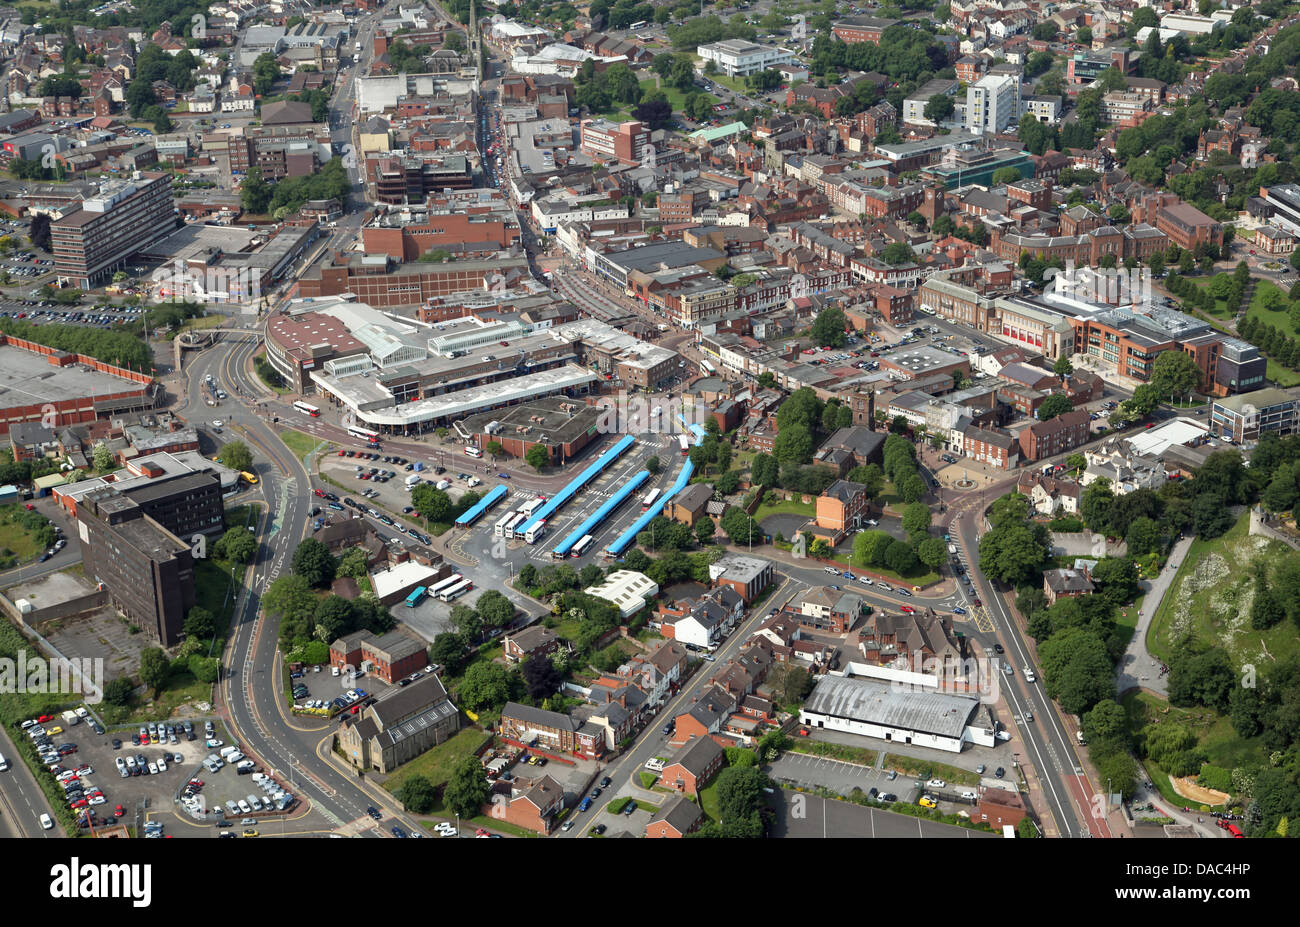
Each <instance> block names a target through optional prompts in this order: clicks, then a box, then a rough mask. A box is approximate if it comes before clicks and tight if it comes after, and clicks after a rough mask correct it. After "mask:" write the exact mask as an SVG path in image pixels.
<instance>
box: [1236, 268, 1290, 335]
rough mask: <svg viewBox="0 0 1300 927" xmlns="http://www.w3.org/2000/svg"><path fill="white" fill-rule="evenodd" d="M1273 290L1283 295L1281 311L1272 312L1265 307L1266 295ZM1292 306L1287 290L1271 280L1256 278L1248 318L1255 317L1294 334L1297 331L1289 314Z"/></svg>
mask: <svg viewBox="0 0 1300 927" xmlns="http://www.w3.org/2000/svg"><path fill="white" fill-rule="evenodd" d="M1273 292H1277V293H1279V294H1281V296H1282V302H1281V306H1282V311H1281V312H1270V311H1269V310H1267V309H1265V308H1264V299H1265V297H1267V296H1268V295H1269V294H1270V293H1273ZM1290 308H1291V303H1290V301H1289V300H1288V298H1287V293H1286V291H1285V290H1283V289H1282V288H1281V287H1280V286H1278V285H1277V284H1276V283H1273V281H1271V280H1256V281H1255V290H1254V292H1253V293H1251V295H1250V306H1249V307H1248V308H1247V309H1246V318H1255V319H1259V320H1260V321H1262V322H1266V323H1268V324H1269V325H1276V326H1277V327H1278V328H1279V329H1281V330H1282V331H1284V332H1286V333H1288V334H1292V335H1293V334H1296V331H1295V328H1294V327H1293V326H1292V325H1291V319H1290V316H1288V315H1287V310H1288V309H1290Z"/></svg>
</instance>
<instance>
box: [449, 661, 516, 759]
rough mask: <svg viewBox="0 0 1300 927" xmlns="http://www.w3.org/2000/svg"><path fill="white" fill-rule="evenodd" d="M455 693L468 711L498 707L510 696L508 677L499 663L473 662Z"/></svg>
mask: <svg viewBox="0 0 1300 927" xmlns="http://www.w3.org/2000/svg"><path fill="white" fill-rule="evenodd" d="M457 695H458V696H459V698H460V705H461V707H462V708H468V709H469V710H470V711H479V710H481V709H499V708H500V707H501V706H502V705H504V704H505V703H506V701H507V700H508V699H509V698H510V678H509V676H508V674H507V672H506V669H505V667H503V666H501V665H500V664H497V663H475V664H474V665H473V666H471V667H470V668H469V669H467V670H466V671H465V678H464V679H462V680H461V683H460V687H459V689H457ZM480 775H482V772H481V770H480Z"/></svg>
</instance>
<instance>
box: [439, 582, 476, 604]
mask: <svg viewBox="0 0 1300 927" xmlns="http://www.w3.org/2000/svg"><path fill="white" fill-rule="evenodd" d="M473 588H474V584H473V583H471V582H470V581H469V580H468V579H462V580H461V581H460V582H458V583H457V584H456V585H454V586H448V587H447V588H446V589H444V590H442V592H440V593H438V598H439V599H440V600H442V601H443V602H450V601H452V600H454V599H459V598H460V597H461V596H463V595H464V594H465V593H467V592H469V591H470V590H471V589H473Z"/></svg>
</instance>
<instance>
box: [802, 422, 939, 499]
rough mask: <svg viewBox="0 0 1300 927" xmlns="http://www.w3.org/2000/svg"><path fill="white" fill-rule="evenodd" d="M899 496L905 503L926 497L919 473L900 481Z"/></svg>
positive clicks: (923, 482)
mask: <svg viewBox="0 0 1300 927" xmlns="http://www.w3.org/2000/svg"><path fill="white" fill-rule="evenodd" d="M778 437H780V436H779V435H778ZM898 494H899V495H900V496H902V497H903V501H904V502H916V501H917V500H919V499H920V498H921V497H922V496H924V495H925V480H923V479H921V475H920V474H919V473H909V474H907V475H906V476H904V477H903V478H902V479H901V480H899V481H898Z"/></svg>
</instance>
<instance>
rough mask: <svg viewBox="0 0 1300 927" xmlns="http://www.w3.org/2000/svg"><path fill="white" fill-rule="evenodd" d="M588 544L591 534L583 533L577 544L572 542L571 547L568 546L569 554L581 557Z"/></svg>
mask: <svg viewBox="0 0 1300 927" xmlns="http://www.w3.org/2000/svg"><path fill="white" fill-rule="evenodd" d="M590 546H591V535H590V534H584V535H583V536H582V540H580V541H578V543H577V544H574V545H573V547H571V548H569V556H570V557H581V556H582V555H583V554H585V553H586V552H587V548H588V547H590Z"/></svg>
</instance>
